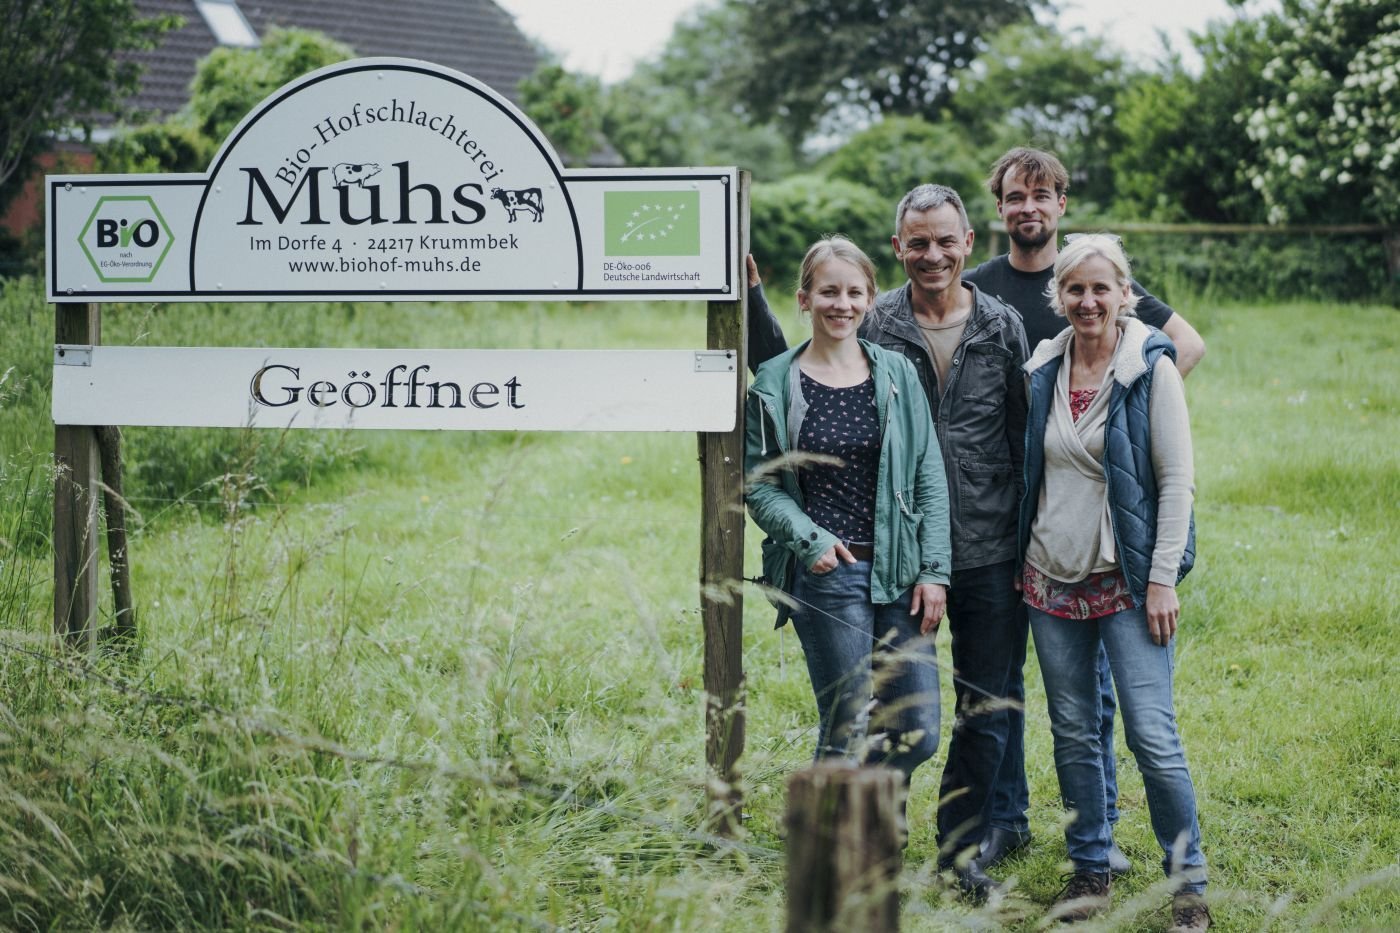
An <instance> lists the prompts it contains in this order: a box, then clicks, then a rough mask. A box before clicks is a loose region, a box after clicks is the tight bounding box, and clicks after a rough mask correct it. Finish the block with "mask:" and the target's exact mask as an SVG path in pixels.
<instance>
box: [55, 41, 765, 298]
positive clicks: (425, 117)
mask: <svg viewBox="0 0 1400 933" xmlns="http://www.w3.org/2000/svg"><path fill="white" fill-rule="evenodd" d="M736 188H737V171H736V170H735V169H732V168H724V169H618V170H570V169H565V168H563V167H562V166H561V163H560V161H559V159H558V157H557V156H556V154H555V153H554V150H553V148H552V147H551V146H550V145H549V142H548V140H546V139H545V138H544V136H543V135H542V134H541V133H540V131H539V129H538V128H537V127H535V125H534V124H533V123H531V122H530V120H529V119H528V118H527V117H525V116H524V114H522V113H521V112H520V111H519V110H518V109H516V108H515V106H514V105H512V104H511V103H510V101H508V100H506V99H505V98H504V97H502V96H501V95H500V94H498V93H496V92H495V91H494V90H492V89H491V88H490V87H488V86H486V85H484V84H482V83H480V82H478V81H476V80H475V79H473V78H471V77H469V76H467V75H464V74H461V73H459V72H456V71H452V70H450V69H446V68H442V67H440V66H437V65H431V64H428V63H426V62H420V61H411V60H407V59H392V58H375V59H360V60H357V61H351V62H345V63H342V64H339V65H333V66H331V67H328V68H324V69H321V70H320V71H316V72H313V73H312V74H309V75H306V76H305V77H303V78H300V79H299V80H297V81H294V82H292V83H290V84H288V85H286V86H285V87H283V88H281V89H280V90H278V91H277V92H276V93H274V94H273V95H272V96H270V97H269V98H268V99H267V100H265V101H263V102H262V104H260V105H259V106H258V107H257V108H256V109H254V110H253V111H252V112H251V113H249V114H248V116H247V117H246V118H244V120H243V121H242V122H241V123H240V124H239V125H238V127H237V128H236V129H235V130H234V131H233V132H232V133H231V134H230V135H229V137H228V139H227V140H225V141H224V144H223V146H222V148H221V149H220V150H219V153H218V155H217V156H216V157H215V158H214V161H213V164H212V165H211V166H210V168H209V171H208V172H207V173H206V174H203V175H106V176H104V175H62V176H49V177H48V221H47V230H46V233H47V236H48V243H49V257H50V258H49V264H48V297H49V300H50V301H75V300H92V301H96V300H107V301H113V300H116V301H138V300H155V301H267V300H313V299H333V300H355V299H358V300H438V299H453V300H472V299H521V298H543V299H559V298H597V299H609V300H619V299H706V300H735V299H737V297H738V288H739V270H738V268H737V266H738V263H737V243H738V236H737V231H738V222H739V218H738V208H737V195H736Z"/></svg>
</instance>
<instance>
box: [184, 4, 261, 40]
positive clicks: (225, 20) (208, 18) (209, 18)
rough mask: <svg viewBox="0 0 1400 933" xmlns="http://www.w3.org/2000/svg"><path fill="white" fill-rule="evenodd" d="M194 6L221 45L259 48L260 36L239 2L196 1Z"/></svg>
mask: <svg viewBox="0 0 1400 933" xmlns="http://www.w3.org/2000/svg"><path fill="white" fill-rule="evenodd" d="M194 5H195V7H196V8H197V9H198V10H199V15H200V16H203V17H204V22H206V23H208V24H209V31H210V32H212V33H213V34H214V38H215V39H218V40H219V44H220V45H232V46H238V47H239V48H247V49H251V48H257V46H258V34H257V33H255V32H253V27H252V26H250V25H248V20H246V19H244V17H243V11H242V10H240V9H239V8H238V3H237V0H194Z"/></svg>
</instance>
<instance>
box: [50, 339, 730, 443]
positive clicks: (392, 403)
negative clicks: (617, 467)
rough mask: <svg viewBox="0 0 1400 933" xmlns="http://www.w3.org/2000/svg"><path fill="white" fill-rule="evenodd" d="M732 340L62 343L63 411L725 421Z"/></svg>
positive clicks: (362, 420)
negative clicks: (501, 346)
mask: <svg viewBox="0 0 1400 933" xmlns="http://www.w3.org/2000/svg"><path fill="white" fill-rule="evenodd" d="M736 364H737V359H736V354H735V353H734V352H733V351H729V350H416V349H402V350H385V349H371V350H354V349H309V348H280V349H270V348H266V347H256V348H255V347H104V346H94V347H88V346H62V345H61V346H58V347H56V348H55V352H54V369H53V420H54V423H55V424H112V425H163V426H172V427H196V426H203V427H229V428H241V427H253V428H275V429H279V430H280V429H285V428H332V429H346V428H377V429H397V430H429V431H480V430H499V431H505V430H510V431H729V430H732V429H733V427H734V422H735V418H736V415H735V405H734V397H735V394H734V393H735V380H736V379H737V378H738V374H737V365H736Z"/></svg>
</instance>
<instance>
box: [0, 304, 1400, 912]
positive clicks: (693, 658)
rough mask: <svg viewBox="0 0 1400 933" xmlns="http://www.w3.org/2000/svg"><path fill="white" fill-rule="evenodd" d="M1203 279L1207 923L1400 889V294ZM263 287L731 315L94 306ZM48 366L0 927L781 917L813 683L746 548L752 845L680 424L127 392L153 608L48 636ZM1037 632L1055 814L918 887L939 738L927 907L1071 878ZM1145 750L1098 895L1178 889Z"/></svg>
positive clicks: (147, 326) (593, 325) (28, 486)
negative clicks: (1164, 872) (141, 402)
mask: <svg viewBox="0 0 1400 933" xmlns="http://www.w3.org/2000/svg"><path fill="white" fill-rule="evenodd" d="M26 300H27V299H25V298H24V297H23V296H22V295H18V294H16V293H14V292H12V293H11V294H10V295H8V296H7V299H6V301H7V302H8V304H6V303H3V302H0V311H3V312H4V315H5V319H4V320H0V326H5V327H7V328H9V329H8V330H7V333H18V334H22V335H27V336H25V338H24V339H25V343H24V352H25V353H30V352H31V351H33V349H34V348H32V347H30V346H29V343H31V342H35V341H37V342H38V344H39V346H38V349H37V351H34V352H37V354H38V356H39V358H40V359H41V360H42V359H43V358H44V357H45V356H46V354H47V352H48V351H47V349H46V342H47V341H50V340H51V339H52V338H51V337H50V336H45V328H46V327H47V326H48V325H47V323H46V322H47V320H48V311H47V310H46V309H44V308H42V306H41V307H39V308H37V309H35V311H34V315H33V316H34V317H37V319H38V323H34V321H33V320H32V319H31V320H30V321H29V323H27V324H25V323H23V322H21V321H18V320H13V321H12V320H11V318H13V317H15V315H16V314H18V313H19V310H20V308H21V306H23V305H24V304H25V301H26ZM1181 310H1183V311H1184V312H1185V313H1186V314H1187V315H1188V317H1190V318H1191V319H1192V321H1193V323H1195V324H1196V325H1197V326H1198V328H1199V329H1200V330H1201V331H1202V333H1203V334H1204V336H1205V337H1206V339H1207V341H1208V344H1209V348H1210V349H1209V354H1208V356H1207V358H1206V360H1205V362H1204V363H1203V364H1202V365H1201V367H1200V368H1199V369H1198V370H1197V372H1196V374H1194V375H1193V376H1192V377H1191V379H1190V380H1189V382H1188V394H1189V396H1190V403H1191V408H1192V418H1193V428H1194V436H1195V441H1196V463H1197V482H1198V490H1197V494H1198V500H1197V522H1198V528H1199V543H1198V554H1199V557H1198V563H1197V569H1196V570H1195V571H1194V572H1193V573H1192V575H1191V576H1190V577H1189V578H1188V579H1187V581H1186V582H1185V583H1184V584H1183V586H1182V603H1183V621H1182V630H1181V634H1180V636H1179V638H1178V644H1177V654H1178V669H1177V670H1178V674H1177V697H1178V713H1179V718H1180V722H1181V728H1182V732H1183V736H1184V740H1185V743H1186V748H1187V754H1188V756H1189V758H1190V761H1191V764H1192V770H1193V774H1194V777H1195V780H1196V785H1197V791H1198V794H1199V797H1200V809H1201V821H1202V828H1203V832H1204V836H1205V847H1206V855H1207V858H1208V859H1209V861H1210V864H1211V874H1212V887H1211V892H1212V897H1213V901H1214V904H1215V916H1216V921H1217V925H1218V928H1219V929H1221V930H1227V931H1228V930H1260V929H1265V928H1267V929H1275V930H1292V929H1374V930H1382V929H1390V928H1395V927H1396V926H1400V862H1398V861H1397V853H1398V852H1400V777H1397V774H1400V770H1397V768H1398V766H1400V762H1397V758H1400V676H1397V674H1396V673H1395V672H1396V670H1397V667H1400V647H1397V642H1396V639H1395V637H1394V632H1395V630H1396V625H1395V623H1396V621H1397V610H1396V605H1397V599H1400V593H1397V583H1396V580H1397V575H1396V572H1395V567H1396V564H1397V557H1398V556H1400V545H1397V544H1396V542H1395V530H1396V526H1397V504H1398V503H1400V443H1397V442H1400V365H1398V364H1400V360H1397V353H1396V344H1397V335H1400V329H1397V327H1396V313H1397V312H1396V311H1395V310H1393V309H1389V308H1382V307H1359V306H1328V305H1322V304H1306V305H1287V306H1284V305H1273V306H1269V307H1251V306H1248V305H1238V306H1229V307H1215V306H1209V307H1207V306H1204V305H1196V306H1191V305H1187V306H1184V307H1183V308H1182V309H1181ZM298 312H300V314H301V317H298V316H297V315H298ZM201 315H202V316H201ZM278 327H284V328H285V331H282V332H278V336H277V337H275V338H274V337H269V338H268V339H267V340H266V341H265V342H267V343H275V344H293V345H295V344H306V345H315V344H322V345H337V344H340V345H355V344H356V343H359V344H361V345H366V346H369V345H380V346H483V347H485V346H533V347H540V348H548V347H557V346H569V347H698V346H702V345H703V330H704V321H703V312H702V311H701V310H700V309H698V308H695V307H691V306H633V305H611V306H608V305H573V306H549V305H527V306H519V307H517V306H492V305H470V306H464V307H458V308H449V307H424V306H411V305H410V306H404V305H399V306H389V307H385V308H372V307H361V308H343V307H338V306H320V307H317V308H311V309H287V308H283V309H280V310H276V309H260V308H241V307H238V306H234V307H233V308H232V309H228V308H225V309H214V310H210V309H204V310H202V311H201V310H200V309H194V308H185V307H180V306H174V307H170V308H165V309H160V310H158V311H157V310H155V309H148V310H146V311H141V310H140V309H135V310H130V311H128V312H120V313H118V314H114V315H111V316H110V317H109V320H108V321H107V322H106V330H105V334H106V335H107V339H108V340H109V342H139V341H146V342H150V343H155V344H180V343H186V344H188V343H193V342H202V343H206V344H216V343H227V344H238V343H240V342H244V341H246V340H247V336H246V335H247V334H248V333H260V334H269V333H272V332H274V331H275V329H276V328H278ZM26 328H27V329H26ZM789 333H796V325H795V324H790V329H789ZM9 365H10V364H9V363H3V364H0V372H4V371H5V369H6V367H7V366H9ZM21 370H23V367H22V366H21V367H19V369H17V370H16V371H15V374H12V376H11V377H10V381H9V382H8V383H3V384H0V441H3V442H4V444H5V446H4V448H3V451H0V452H3V454H4V457H3V460H2V461H0V463H3V467H2V468H0V469H3V475H0V498H2V499H3V500H4V501H2V502H0V928H4V929H16V930H40V929H43V930H48V929H63V930H67V929H89V928H115V929H133V930H135V929H141V930H144V929H190V928H223V927H228V928H235V929H250V930H254V929H256V930H263V929H267V930H272V929H288V928H299V929H303V928H304V929H351V928H369V929H377V928H392V929H424V930H430V929H431V930H440V929H470V930H476V929H480V930H497V929H507V930H510V929H521V930H529V929H550V928H555V927H559V928H566V929H587V930H603V929H620V930H686V931H689V930H711V929H713V930H734V931H747V930H770V929H780V928H781V926H782V923H783V916H784V906H783V889H784V877H783V875H784V872H783V864H784V863H783V853H782V846H783V842H782V838H781V825H782V813H783V785H784V781H785V778H786V776H787V775H788V774H789V773H791V772H792V771H793V770H795V769H797V768H800V767H802V766H803V765H804V764H805V763H806V762H807V761H808V759H809V756H810V752H811V746H812V743H813V738H814V736H813V729H812V726H813V723H814V719H815V714H814V711H813V710H812V709H811V705H812V701H811V696H810V690H809V687H808V683H807V677H806V671H805V668H804V666H803V663H802V655H801V650H800V648H799V646H798V645H797V641H796V638H795V637H793V636H792V635H791V632H790V631H789V632H787V633H786V634H784V633H780V632H775V631H773V629H772V627H771V615H770V612H769V610H768V607H767V604H766V603H765V602H764V600H763V599H762V597H761V596H760V595H759V594H758V593H757V592H755V591H754V590H753V589H752V588H750V589H749V591H748V593H747V597H746V611H745V618H746V633H745V645H744V649H745V652H744V653H745V664H746V668H747V672H748V681H749V691H750V692H749V705H748V717H749V718H748V735H749V741H748V749H747V751H746V754H745V757H744V759H743V763H742V767H743V772H744V780H745V789H746V794H747V804H746V810H747V811H748V813H749V815H750V819H749V820H748V822H747V824H746V833H745V836H744V838H743V839H742V840H741V842H742V846H740V847H737V848H735V847H725V846H720V845H716V844H715V842H714V840H710V839H707V838H705V837H704V836H703V835H701V834H698V833H696V832H695V829H696V827H697V825H698V817H699V813H700V809H701V805H702V803H703V798H704V791H703V782H704V778H705V775H704V768H703V757H704V751H703V748H704V736H703V718H702V714H703V694H702V691H701V687H700V679H701V649H702V643H701V637H700V627H699V617H698V612H697V607H698V595H697V592H696V591H697V585H696V568H697V563H698V545H699V536H700V532H699V494H698V485H699V484H698V470H697V467H696V443H695V437H694V436H693V435H686V434H637V435H629V434H593V435H575V434H537V435H520V436H515V435H507V434H460V435H439V434H427V433H421V434H420V433H408V432H399V433H389V432H384V433H375V432H359V433H358V434H356V435H355V436H353V437H338V436H337V437H323V436H319V435H312V434H311V433H310V432H304V433H303V434H302V435H301V436H299V437H296V438H292V439H289V440H285V441H284V440H282V439H280V438H278V437H276V436H275V435H272V434H263V435H257V436H253V437H250V438H244V437H238V436H236V434H235V432H214V431H206V432H183V434H181V432H175V431H163V430H162V431H158V430H145V431H133V432H130V433H129V436H128V445H129V456H130V457H131V458H132V460H133V461H134V462H136V463H137V464H140V463H146V462H150V461H171V460H174V461H175V462H174V463H173V464H172V463H168V462H166V463H163V464H155V465H153V466H152V467H150V468H148V472H147V473H146V474H145V476H146V479H142V480H139V481H138V482H137V484H136V489H135V490H133V493H132V494H133V496H134V498H135V500H136V501H135V505H136V507H137V509H138V510H139V511H140V512H141V513H142V515H143V517H144V519H145V520H144V523H142V524H141V525H140V526H139V530H138V531H137V533H136V535H135V539H134V542H133V555H134V556H133V564H134V571H135V573H134V577H135V579H134V586H135V592H136V598H137V608H138V612H139V613H140V627H141V639H140V643H139V645H138V646H137V648H136V650H135V651H134V652H132V654H131V655H130V656H129V657H108V658H103V659H101V660H99V661H98V663H97V664H96V665H95V666H91V667H90V666H88V665H87V664H86V663H85V662H84V661H83V660H81V659H79V658H75V657H72V656H68V655H65V654H63V653H62V652H59V651H58V650H57V649H56V647H55V645H54V644H53V642H52V640H51V638H50V637H49V635H48V631H49V626H50V618H49V617H50V616H51V612H52V610H51V602H50V599H51V597H50V594H49V592H48V587H49V585H50V584H49V573H50V572H51V570H50V564H49V562H48V558H47V557H46V555H45V554H44V553H43V550H42V546H41V545H42V538H43V534H44V533H45V532H44V530H45V529H46V528H47V523H48V521H49V518H48V514H47V508H48V505H47V499H46V495H47V494H46V492H45V491H44V490H45V489H46V487H47V485H48V484H49V482H50V481H49V479H48V478H47V475H46V474H45V472H44V469H43V467H42V463H43V462H44V459H45V457H46V456H47V448H46V447H45V444H46V442H47V438H48V437H49V434H50V433H51V432H49V428H48V426H47V424H46V423H43V422H42V418H41V416H42V413H43V412H44V411H45V410H46V407H47V402H46V400H44V398H43V392H42V391H41V388H42V387H41V386H39V385H37V384H36V379H35V378H34V377H33V376H32V375H31V376H30V377H28V380H27V381H26V380H25V376H24V372H22V371H21ZM31 371H32V367H31ZM16 386H18V388H16ZM6 393H7V394H6ZM36 413H37V414H36ZM45 432H49V433H45ZM176 435H180V436H176ZM36 462H37V463H39V464H40V466H38V467H36V466H34V464H35V463H36ZM161 470H164V471H165V473H162V472H161ZM172 471H173V472H172ZM250 473H251V474H252V475H249V474H250ZM166 474H169V475H166ZM137 475H138V477H139V476H141V474H140V472H139V469H138V470H137ZM215 476H218V477H220V478H219V479H217V480H216V479H215ZM206 480H208V481H209V482H205V481H206ZM255 492H256V493H257V494H254V493H255ZM171 500H179V501H171ZM750 527H751V531H752V526H750ZM757 537H758V536H757V535H756V534H751V536H750V542H749V550H750V560H749V562H748V566H749V568H750V570H751V571H753V572H755V573H756V572H757V555H756V550H757V547H756V546H757ZM36 542H37V543H36ZM944 637H945V638H946V635H945V636H944ZM940 656H941V658H942V661H943V663H944V664H946V663H947V658H948V653H947V646H946V644H945V643H941V644H940ZM1027 671H1028V680H1029V684H1028V686H1029V688H1030V693H1031V695H1030V697H1029V700H1028V705H1029V709H1028V720H1029V724H1028V732H1029V734H1028V739H1027V741H1028V749H1027V756H1028V760H1029V769H1030V775H1029V776H1030V779H1031V787H1032V801H1033V812H1032V821H1033V830H1034V833H1035V837H1036V841H1035V844H1034V846H1033V847H1032V849H1031V851H1030V852H1029V854H1027V855H1026V856H1024V857H1022V858H1019V859H1018V860H1015V861H1013V862H1011V863H1009V864H1008V866H1007V867H1008V873H1009V874H1014V876H1015V877H1016V879H1017V880H1016V885H1015V893H1014V895H1013V896H1011V897H1009V898H1007V899H1006V900H1005V901H1004V902H1002V903H999V904H996V905H993V906H991V907H987V908H983V909H980V910H974V909H972V908H969V907H966V906H964V905H962V904H961V903H959V902H958V901H956V900H955V899H952V898H950V897H948V896H947V895H945V894H943V893H942V892H941V891H940V890H939V889H938V887H937V886H936V884H934V882H933V879H932V871H931V862H932V861H933V857H934V852H935V847H934V841H933V836H934V827H933V821H932V812H933V806H934V803H935V800H934V793H935V788H934V785H935V783H936V772H937V770H938V768H939V767H941V760H942V756H941V754H940V756H939V757H938V758H936V759H935V761H934V762H933V763H932V764H931V765H930V766H928V767H926V769H924V770H923V771H921V772H920V773H919V774H918V775H916V777H915V787H914V790H913V794H912V798H911V802H910V808H909V812H910V820H911V838H910V845H909V850H908V853H907V860H906V868H905V872H904V875H903V878H902V880H901V886H902V888H903V890H904V892H905V895H906V896H905V901H904V908H903V919H904V928H905V929H908V930H940V929H948V928H952V927H961V926H967V925H973V926H981V927H986V928H994V927H1006V928H1009V929H1014V930H1032V929H1036V928H1037V926H1038V925H1039V920H1040V918H1041V916H1042V915H1043V913H1044V911H1045V908H1046V905H1048V903H1049V901H1050V900H1051V899H1052V898H1053V896H1054V894H1055V893H1056V892H1057V891H1058V889H1059V887H1060V884H1061V882H1060V874H1061V873H1062V872H1063V871H1064V870H1065V869H1066V863H1065V861H1064V846H1063V841H1062V839H1061V838H1060V834H1059V830H1058V827H1059V825H1060V821H1061V819H1062V814H1061V812H1060V811H1059V809H1058V806H1057V794H1056V785H1055V778H1054V773H1053V769H1052V763H1051V756H1050V739H1049V728H1048V724H1047V720H1046V716H1045V710H1044V698H1043V694H1041V692H1040V690H1039V676H1038V672H1037V671H1036V669H1035V666H1034V662H1033V661H1032V662H1030V663H1029V664H1028V668H1027ZM944 681H945V682H944V688H945V693H947V696H945V709H951V691H950V689H949V685H950V680H949V678H947V677H945V678H944ZM948 726H949V724H948V722H947V721H946V716H945V724H944V733H945V736H944V739H945V744H946V734H947V730H948ZM1120 743H1121V738H1120ZM1119 754H1120V758H1121V759H1122V764H1121V766H1120V782H1121V784H1122V788H1123V792H1124V799H1123V805H1124V809H1125V815H1124V818H1123V822H1122V824H1121V825H1120V828H1119V831H1118V836H1119V839H1120V842H1121V843H1122V845H1123V847H1124V849H1125V850H1126V851H1127V853H1128V854H1129V855H1130V857H1132V858H1133V860H1134V862H1135V864H1136V866H1137V869H1136V871H1135V872H1134V873H1133V874H1132V875H1130V876H1129V877H1128V878H1127V879H1125V880H1124V882H1123V883H1121V884H1119V885H1117V886H1116V887H1115V898H1116V905H1117V906H1116V909H1115V911H1114V912H1113V914H1112V915H1111V916H1109V917H1108V918H1107V919H1106V920H1104V921H1103V923H1102V924H1100V926H1101V928H1111V929H1125V930H1138V929H1140V930H1161V929H1163V928H1164V927H1165V926H1166V923H1167V919H1168V918H1167V912H1166V911H1165V910H1164V909H1163V905H1164V904H1165V903H1166V900H1165V897H1164V896H1163V895H1162V892H1161V885H1160V875H1159V873H1158V872H1157V870H1156V868H1155V865H1156V863H1157V861H1158V858H1159V853H1158V852H1156V851H1155V843H1154V842H1153V839H1152V835H1151V830H1150V826H1149V823H1148V817H1147V808H1146V803H1145V800H1144V797H1143V793H1142V784H1141V781H1140V779H1139V778H1138V776H1137V774H1136V771H1135V770H1134V768H1133V766H1132V765H1131V763H1130V760H1129V758H1128V757H1126V751H1125V750H1124V749H1123V748H1122V747H1121V744H1120V748H1119Z"/></svg>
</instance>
